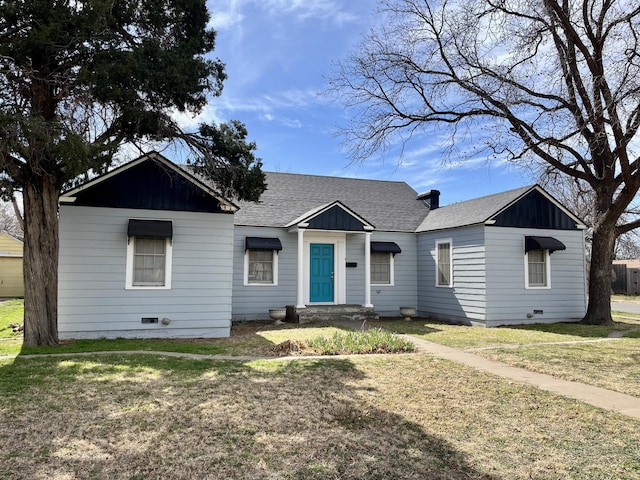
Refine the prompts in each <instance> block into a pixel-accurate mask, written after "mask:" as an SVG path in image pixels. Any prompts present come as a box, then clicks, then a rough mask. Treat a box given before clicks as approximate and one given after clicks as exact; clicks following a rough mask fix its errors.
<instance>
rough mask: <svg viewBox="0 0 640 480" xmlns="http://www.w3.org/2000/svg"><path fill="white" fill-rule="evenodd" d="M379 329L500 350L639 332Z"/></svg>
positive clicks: (565, 327)
mask: <svg viewBox="0 0 640 480" xmlns="http://www.w3.org/2000/svg"><path fill="white" fill-rule="evenodd" d="M379 326H380V327H382V328H386V329H388V330H389V331H392V332H397V333H406V334H409V335H415V336H416V337H419V338H423V339H425V340H429V341H431V342H435V343H440V344H442V345H447V346H449V347H454V348H482V347H499V346H501V345H527V344H532V343H533V344H535V343H553V342H570V341H582V340H589V339H597V338H606V337H607V336H608V335H609V334H610V333H611V332H614V331H620V330H631V329H637V328H638V325H636V324H635V323H627V322H618V323H616V325H614V326H593V325H582V324H578V323H555V324H548V325H542V324H538V325H516V326H509V327H497V328H483V327H470V326H467V325H451V324H448V323H444V322H439V321H435V320H427V319H415V320H414V321H411V322H405V321H401V320H397V319H383V320H382V321H380V323H379Z"/></svg>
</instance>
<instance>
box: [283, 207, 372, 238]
mask: <svg viewBox="0 0 640 480" xmlns="http://www.w3.org/2000/svg"><path fill="white" fill-rule="evenodd" d="M301 224H304V226H305V228H309V229H313V230H340V231H347V232H364V231H370V230H373V229H374V226H373V225H371V224H370V223H369V222H367V221H366V220H365V219H364V218H362V217H360V216H359V215H358V214H357V213H355V212H354V211H353V210H351V209H349V208H348V207H346V206H345V205H343V204H342V203H340V202H332V203H330V204H328V205H321V206H320V207H317V208H314V209H312V210H310V211H309V212H305V213H304V214H303V215H301V216H300V217H298V218H297V219H295V220H294V221H293V222H290V223H289V224H288V225H286V226H287V227H293V226H295V225H301Z"/></svg>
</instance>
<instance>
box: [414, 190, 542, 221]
mask: <svg viewBox="0 0 640 480" xmlns="http://www.w3.org/2000/svg"><path fill="white" fill-rule="evenodd" d="M534 188H535V185H534V186H528V187H521V188H516V189H514V190H508V191H506V192H501V193H495V194H493V195H487V196H486V197H480V198H474V199H472V200H466V201H464V202H459V203H453V204H451V205H447V206H445V207H442V208H438V209H436V210H432V211H431V212H429V215H427V218H425V219H424V221H423V222H422V223H421V224H420V226H419V227H418V228H417V229H416V231H417V232H428V231H432V230H444V229H446V228H456V227H464V226H467V225H476V224H479V223H484V222H486V221H487V220H489V219H491V218H492V217H494V216H495V215H496V214H497V213H499V212H500V211H501V210H503V209H504V208H505V207H507V206H509V205H511V204H512V203H513V202H515V201H516V200H518V199H519V198H521V197H522V196H524V195H525V194H526V193H527V192H529V191H530V190H532V189H534Z"/></svg>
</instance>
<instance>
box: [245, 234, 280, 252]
mask: <svg viewBox="0 0 640 480" xmlns="http://www.w3.org/2000/svg"><path fill="white" fill-rule="evenodd" d="M244 248H245V250H276V251H280V250H282V243H280V239H279V238H272V237H246V238H245V242H244Z"/></svg>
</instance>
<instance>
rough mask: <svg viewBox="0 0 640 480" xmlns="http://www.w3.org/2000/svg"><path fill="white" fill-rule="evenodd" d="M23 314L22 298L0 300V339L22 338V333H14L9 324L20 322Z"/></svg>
mask: <svg viewBox="0 0 640 480" xmlns="http://www.w3.org/2000/svg"><path fill="white" fill-rule="evenodd" d="M23 315H24V300H22V299H15V300H5V301H3V302H0V339H4V338H8V339H18V338H20V339H21V338H22V333H14V332H13V330H12V328H11V327H10V325H11V324H12V323H17V324H22V320H23Z"/></svg>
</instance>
